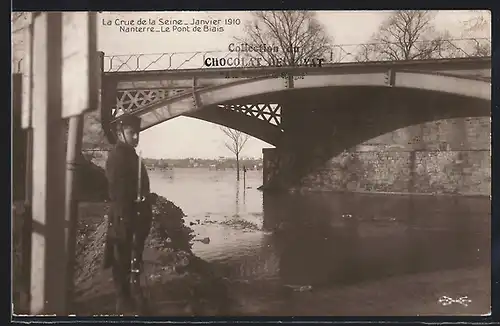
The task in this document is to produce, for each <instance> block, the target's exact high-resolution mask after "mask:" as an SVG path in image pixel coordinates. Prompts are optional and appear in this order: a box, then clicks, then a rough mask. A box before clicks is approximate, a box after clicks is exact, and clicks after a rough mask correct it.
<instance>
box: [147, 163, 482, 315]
mask: <svg viewBox="0 0 500 326" xmlns="http://www.w3.org/2000/svg"><path fill="white" fill-rule="evenodd" d="M233 172H234V171H205V170H196V169H185V170H181V169H179V170H176V177H175V179H164V178H163V177H162V176H161V174H156V173H152V177H151V184H152V189H153V191H156V192H158V193H159V194H160V195H163V196H166V197H167V198H169V199H170V200H172V201H173V202H175V203H176V204H177V205H179V206H180V207H182V208H183V210H184V212H185V213H186V214H188V217H187V218H186V221H187V222H189V221H195V220H201V221H202V223H201V224H200V225H198V224H196V225H193V226H192V227H193V228H194V229H195V231H196V232H197V233H198V235H199V236H200V237H207V236H208V237H210V244H201V243H195V244H194V246H193V250H194V252H195V253H196V254H197V255H199V256H200V257H201V258H203V259H206V260H208V261H210V262H211V263H212V264H214V266H216V267H218V268H220V270H222V271H223V274H224V275H225V276H226V277H227V278H228V279H229V280H231V289H230V292H231V293H232V294H231V295H232V298H233V300H235V301H238V302H239V303H240V304H241V305H243V306H245V307H246V308H245V309H246V311H247V312H248V311H254V313H255V314H259V313H261V312H262V311H266V312H268V313H271V314H272V313H278V314H279V313H283V314H285V315H286V314H290V312H291V311H292V310H293V309H292V307H293V305H294V304H295V303H294V302H295V301H294V300H295V299H294V298H295V297H294V296H295V295H298V293H302V292H301V291H302V290H303V289H305V290H304V291H305V293H310V294H311V295H316V294H315V293H317V292H316V291H320V292H321V291H322V289H325V290H326V289H330V288H341V287H343V286H350V287H354V288H356V287H358V286H362V285H363V284H370V283H371V282H378V281H380V280H388V279H393V278H395V277H400V276H408V277H410V278H411V277H413V276H412V275H419V274H422V273H427V272H436V271H438V272H439V273H441V272H446V271H453V270H458V269H461V268H472V267H475V266H487V267H489V264H490V216H491V213H490V200H489V199H488V198H472V197H471V198H464V197H452V196H450V197H438V196H387V195H375V194H370V195H369V194H349V193H347V194H339V193H337V194H335V193H309V194H300V193H294V194H275V193H264V194H263V193H262V192H260V191H258V190H257V187H258V186H260V183H261V180H262V175H261V174H260V173H257V172H255V171H249V172H248V173H247V174H246V181H245V183H246V186H245V185H243V187H242V182H238V181H237V180H236V178H235V175H234V173H233ZM242 188H243V189H242ZM415 277H416V276H415ZM488 282H489V281H488ZM417 283H418V282H417ZM307 286H311V288H308V287H307ZM412 291H413V290H412ZM415 291H416V292H418V291H423V289H415ZM305 293H302V294H300V295H306V294H305ZM250 298H253V301H252V302H251V303H250V302H249V301H250ZM330 299H332V298H328V300H330ZM322 300H323V299H322ZM325 300H326V299H325ZM328 300H327V301H328ZM433 300H434V299H433ZM276 302H278V304H276V305H275V303H276ZM314 305H315V304H313V303H311V304H310V306H309V307H296V309H302V310H304V309H306V310H307V309H309V310H311V311H312V310H314V309H313V308H314ZM306 306H307V305H306ZM291 309H292V310H291ZM294 309H295V308H294ZM325 309H327V308H325ZM297 311H298V310H297ZM323 313H326V311H323Z"/></svg>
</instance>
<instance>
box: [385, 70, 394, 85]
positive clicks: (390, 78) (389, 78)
mask: <svg viewBox="0 0 500 326" xmlns="http://www.w3.org/2000/svg"><path fill="white" fill-rule="evenodd" d="M385 84H386V85H387V86H389V87H394V85H395V84H396V71H394V69H389V70H387V71H386V73H385Z"/></svg>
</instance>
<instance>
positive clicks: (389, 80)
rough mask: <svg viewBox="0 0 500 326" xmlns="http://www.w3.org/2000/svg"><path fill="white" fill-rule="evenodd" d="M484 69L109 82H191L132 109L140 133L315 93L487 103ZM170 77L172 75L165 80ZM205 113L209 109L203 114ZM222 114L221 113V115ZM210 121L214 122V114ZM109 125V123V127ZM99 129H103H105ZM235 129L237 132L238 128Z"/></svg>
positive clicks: (483, 64) (337, 69)
mask: <svg viewBox="0 0 500 326" xmlns="http://www.w3.org/2000/svg"><path fill="white" fill-rule="evenodd" d="M452 61H453V62H452ZM458 61H460V62H458ZM489 65H490V61H489V59H488V58H486V60H483V59H480V60H479V59H473V60H470V59H467V60H457V59H454V60H441V61H440V60H438V61H437V62H436V61H435V60H433V61H432V62H425V61H423V62H390V63H387V62H384V63H380V62H378V63H377V62H375V63H369V64H367V63H364V64H337V65H332V66H329V67H323V68H319V69H318V68H306V69H301V67H298V68H297V69H295V68H294V69H289V68H288V69H282V68H273V69H262V71H260V70H259V71H251V72H250V73H251V76H250V77H252V78H238V79H236V81H233V80H232V79H227V78H225V77H221V73H223V72H222V71H214V70H211V71H209V72H206V71H204V72H197V71H184V72H177V71H176V72H137V73H132V74H128V75H123V76H122V75H120V74H119V75H116V76H114V78H116V79H117V80H120V78H122V79H123V80H124V83H126V84H129V85H133V84H134V80H138V79H139V80H140V79H141V78H142V79H149V80H157V81H162V80H164V79H167V80H168V78H173V79H174V80H178V81H179V78H180V79H181V80H180V81H179V82H181V84H186V82H188V83H189V79H190V78H191V79H192V81H191V82H192V85H193V87H192V90H191V91H190V90H189V89H185V90H184V91H181V92H180V93H175V94H173V95H172V96H170V97H164V98H161V99H157V98H155V99H154V100H153V101H151V100H150V101H149V103H148V104H146V105H142V106H140V107H139V106H138V107H137V108H134V109H133V110H132V111H131V113H132V114H134V115H137V116H140V117H141V118H142V119H143V129H147V128H149V127H151V126H153V125H157V124H158V123H161V122H163V121H167V120H169V119H172V118H175V117H177V116H181V115H187V116H193V115H194V116H196V115H199V116H200V118H201V119H206V118H207V115H210V114H209V112H210V111H213V110H215V109H211V108H212V107H214V106H217V105H221V104H239V103H242V102H243V103H244V102H247V103H248V102H253V103H256V102H257V103H262V102H271V103H280V100H282V99H283V98H284V97H290V96H293V94H296V93H300V94H307V93H314V92H315V91H317V90H322V91H323V92H333V91H334V90H337V89H340V90H344V89H349V88H374V89H379V90H383V89H397V90H415V91H425V95H424V96H434V95H433V94H445V95H453V96H456V97H458V98H472V99H478V100H482V101H486V102H490V100H491V83H490V79H489V77H488V72H487V70H488V69H489ZM410 68H411V69H410ZM468 69H469V70H470V69H472V70H474V69H476V70H477V69H479V70H477V72H479V75H483V77H479V76H476V77H475V76H471V73H472V74H474V73H473V71H472V72H471V71H468ZM457 70H458V71H457ZM436 71H437V72H436ZM242 73H246V72H242ZM162 74H166V75H165V76H163V75H162ZM179 74H180V75H179ZM182 74H187V75H189V76H187V75H186V76H187V77H186V76H184V75H182ZM255 74H257V75H255ZM136 75H137V76H136ZM170 75H172V76H171V77H168V76H170ZM182 76H184V77H182ZM297 76H299V77H297ZM108 77H109V76H108ZM247 77H248V76H247ZM296 77H297V78H296ZM134 78H135V79H134ZM137 78H138V79H137ZM176 78H177V79H176ZM182 78H188V80H182ZM107 79H109V78H107ZM161 83H163V82H161ZM186 85H187V84H186ZM197 85H198V86H197ZM264 99H266V100H264ZM133 102H134V103H135V102H138V103H139V102H140V101H135V100H133ZM205 109H207V110H208V111H205V112H204V113H203V111H204V110H205ZM197 112H198V113H197ZM221 114H225V113H222V112H221ZM212 119H216V118H215V115H213V114H212ZM108 120H111V119H108ZM217 120H218V121H219V122H217V123H221V122H223V121H222V119H217ZM112 122H113V121H109V123H112ZM241 125H243V123H241ZM261 126H263V125H262V124H261ZM103 127H105V129H106V126H103ZM237 128H238V129H240V130H241V129H242V127H241V126H240V127H237ZM263 128H265V127H263ZM254 129H258V128H254ZM253 133H254V132H253ZM265 133H266V135H257V134H254V135H253V136H256V137H257V138H260V137H266V139H267V140H264V141H266V142H269V140H270V138H273V137H274V138H276V137H275V136H269V135H267V134H272V133H273V132H265ZM272 142H273V143H274V142H276V140H273V141H272Z"/></svg>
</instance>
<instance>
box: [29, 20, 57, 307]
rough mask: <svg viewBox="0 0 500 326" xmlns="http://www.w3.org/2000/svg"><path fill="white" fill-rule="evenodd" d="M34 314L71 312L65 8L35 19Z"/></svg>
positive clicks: (32, 303) (32, 301) (32, 263)
mask: <svg viewBox="0 0 500 326" xmlns="http://www.w3.org/2000/svg"><path fill="white" fill-rule="evenodd" d="M34 24H35V26H34V31H35V34H34V43H33V54H34V55H33V83H34V84H33V86H34V88H33V105H34V109H33V148H35V149H36V150H35V151H33V201H32V204H33V211H32V212H33V235H32V260H31V266H32V270H31V307H30V311H31V313H32V314H42V313H43V314H58V315H60V314H65V312H66V307H65V305H66V286H65V285H66V284H65V282H61V280H64V279H66V275H65V274H66V252H65V250H64V249H63V248H64V247H65V220H64V205H63V202H64V178H65V174H64V171H65V169H64V154H65V153H64V152H65V148H64V147H65V132H66V130H65V129H66V125H65V123H64V120H63V119H62V118H61V113H62V96H61V95H62V91H61V90H62V83H61V79H62V60H61V59H62V48H61V46H62V14H61V13H56V12H54V13H53V12H50V13H41V14H39V15H38V16H37V17H36V18H35V19H34Z"/></svg>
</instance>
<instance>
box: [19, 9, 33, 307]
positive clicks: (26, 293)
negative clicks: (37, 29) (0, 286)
mask: <svg viewBox="0 0 500 326" xmlns="http://www.w3.org/2000/svg"><path fill="white" fill-rule="evenodd" d="M32 15H33V14H32V13H31V14H28V25H27V27H26V29H25V30H24V42H25V54H24V60H23V65H24V69H23V72H22V73H23V83H22V91H23V97H22V106H23V108H22V115H21V126H22V127H23V128H26V133H25V140H26V144H25V146H26V147H25V155H24V159H25V166H24V174H25V178H24V215H23V223H22V225H23V228H22V231H21V232H22V266H23V280H24V282H25V284H24V285H25V288H24V289H23V292H22V299H21V306H22V310H23V312H26V313H29V310H30V305H31V237H32V231H33V230H32V223H33V216H32V209H31V207H32V196H33V191H32V182H33V180H32V172H33V171H32V169H33V129H32V121H31V120H32V113H31V112H32V109H33V106H32V103H33V78H32V74H33V34H34V33H33V31H34V28H33V19H32V18H33V17H32Z"/></svg>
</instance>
